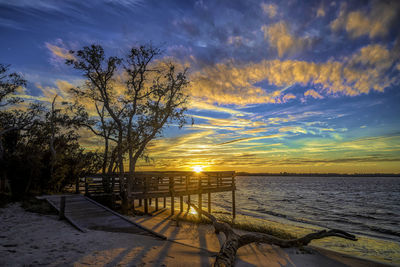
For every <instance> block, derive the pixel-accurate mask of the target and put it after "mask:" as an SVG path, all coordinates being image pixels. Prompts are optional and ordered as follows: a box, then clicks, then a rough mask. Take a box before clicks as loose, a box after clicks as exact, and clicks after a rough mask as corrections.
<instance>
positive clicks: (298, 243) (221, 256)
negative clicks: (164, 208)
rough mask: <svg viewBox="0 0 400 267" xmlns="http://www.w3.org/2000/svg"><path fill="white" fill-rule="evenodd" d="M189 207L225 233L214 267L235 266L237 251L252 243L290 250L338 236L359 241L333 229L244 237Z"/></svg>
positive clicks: (229, 227) (211, 216)
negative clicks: (294, 235) (296, 234)
mask: <svg viewBox="0 0 400 267" xmlns="http://www.w3.org/2000/svg"><path fill="white" fill-rule="evenodd" d="M187 204H188V205H189V206H192V207H193V208H194V209H195V210H196V212H197V213H199V214H202V215H204V216H206V217H207V218H209V219H210V220H211V221H212V223H213V226H214V228H215V232H216V233H217V234H218V233H219V232H223V233H224V234H225V237H226V240H225V242H224V244H222V246H221V249H220V251H219V252H218V255H217V257H216V259H215V263H214V266H224V267H225V266H234V264H235V258H236V252H237V250H238V249H239V248H240V247H242V246H245V245H248V244H250V243H254V242H257V243H268V244H272V245H277V246H279V247H283V248H288V247H302V246H306V245H308V244H309V243H310V242H311V241H312V240H314V239H321V238H325V237H330V236H337V237H341V238H344V239H349V240H352V241H357V239H356V237H355V236H354V235H352V234H349V233H347V232H345V231H342V230H338V229H332V230H329V231H326V230H322V231H319V232H316V233H311V234H308V235H306V236H303V237H301V238H296V239H289V240H285V239H280V238H277V237H275V236H272V235H267V234H263V233H249V234H244V235H238V234H236V233H235V232H234V231H233V229H232V227H231V226H230V225H229V224H227V223H224V222H219V221H218V220H217V219H216V218H215V217H214V216H213V215H211V214H209V213H208V212H206V211H203V210H200V209H199V208H198V207H197V206H196V205H194V204H192V203H190V202H187Z"/></svg>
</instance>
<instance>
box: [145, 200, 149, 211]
mask: <svg viewBox="0 0 400 267" xmlns="http://www.w3.org/2000/svg"><path fill="white" fill-rule="evenodd" d="M144 213H146V214H149V205H148V202H147V198H145V199H144Z"/></svg>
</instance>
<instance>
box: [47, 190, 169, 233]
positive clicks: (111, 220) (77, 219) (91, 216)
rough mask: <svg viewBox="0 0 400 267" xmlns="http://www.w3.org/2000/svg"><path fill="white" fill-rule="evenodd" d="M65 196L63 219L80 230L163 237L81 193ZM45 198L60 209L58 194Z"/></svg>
mask: <svg viewBox="0 0 400 267" xmlns="http://www.w3.org/2000/svg"><path fill="white" fill-rule="evenodd" d="M63 196H65V219H66V220H68V221H69V222H70V223H71V224H72V225H73V226H75V227H76V228H78V229H79V230H80V231H82V232H86V231H87V230H103V231H108V232H123V233H133V234H139V235H147V236H155V237H158V238H162V239H165V237H164V236H162V235H160V234H158V233H155V232H154V231H152V230H150V229H147V228H146V227H143V226H141V225H139V224H137V223H135V222H132V221H131V220H129V219H128V218H126V217H124V216H122V215H121V214H119V213H117V212H114V211H113V210H110V209H109V208H107V207H104V206H103V205H101V204H99V203H97V202H96V201H94V200H92V199H90V198H88V197H85V196H82V195H63ZM41 198H43V199H46V200H47V201H48V202H49V203H50V204H51V205H52V206H53V207H55V208H56V209H57V210H58V211H60V201H61V196H60V195H47V196H43V197H41Z"/></svg>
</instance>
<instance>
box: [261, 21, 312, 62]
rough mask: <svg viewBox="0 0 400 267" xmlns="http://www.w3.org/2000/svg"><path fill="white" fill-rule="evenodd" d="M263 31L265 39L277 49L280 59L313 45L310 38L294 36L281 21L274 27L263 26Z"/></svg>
mask: <svg viewBox="0 0 400 267" xmlns="http://www.w3.org/2000/svg"><path fill="white" fill-rule="evenodd" d="M261 31H262V32H263V33H264V39H266V40H268V41H269V44H270V45H271V46H272V47H274V48H276V49H277V51H278V55H279V57H282V56H283V55H284V54H286V53H288V52H295V51H299V50H303V49H304V48H305V47H307V46H309V45H310V44H311V40H310V39H308V38H298V37H295V36H293V35H292V34H291V33H290V32H289V29H288V26H287V24H286V23H285V22H283V21H281V22H278V23H276V24H274V25H272V26H267V25H263V26H262V27H261Z"/></svg>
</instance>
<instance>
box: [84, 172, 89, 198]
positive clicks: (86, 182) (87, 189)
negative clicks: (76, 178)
mask: <svg viewBox="0 0 400 267" xmlns="http://www.w3.org/2000/svg"><path fill="white" fill-rule="evenodd" d="M88 195H89V184H88V181H87V177H85V196H88Z"/></svg>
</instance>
